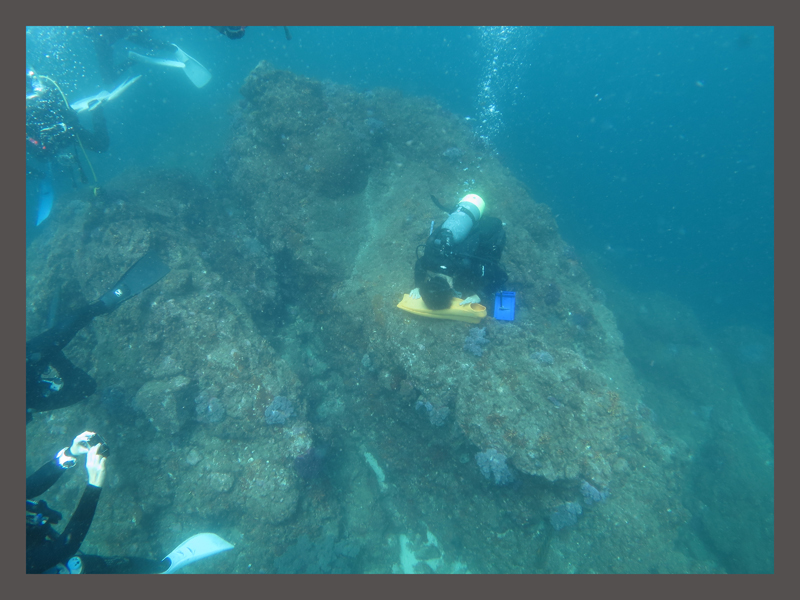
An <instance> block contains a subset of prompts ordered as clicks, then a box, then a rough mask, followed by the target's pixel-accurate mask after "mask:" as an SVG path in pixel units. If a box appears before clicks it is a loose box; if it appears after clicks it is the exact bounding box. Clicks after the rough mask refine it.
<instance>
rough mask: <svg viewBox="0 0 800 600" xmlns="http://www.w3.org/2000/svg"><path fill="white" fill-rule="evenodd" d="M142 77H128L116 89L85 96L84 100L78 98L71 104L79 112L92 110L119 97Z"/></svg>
mask: <svg viewBox="0 0 800 600" xmlns="http://www.w3.org/2000/svg"><path fill="white" fill-rule="evenodd" d="M140 77H141V75H137V76H136V77H128V78H127V79H126V80H125V81H123V82H122V83H121V84H119V85H118V86H117V87H116V88H114V91H112V92H107V91H105V90H102V91H100V92H97V93H96V94H95V95H94V96H89V97H88V98H83V99H82V100H76V101H75V102H73V103H71V104H70V106H71V107H72V109H73V110H74V111H76V112H79V113H80V112H83V111H85V110H89V111H92V110H94V109H95V108H97V107H98V106H100V105H101V104H102V103H103V102H108V101H109V100H113V99H114V98H116V97H118V96H119V95H120V94H122V92H124V91H125V90H126V89H128V88H129V87H130V86H131V85H133V84H134V83H136V82H137V81H138V80H139V78H140Z"/></svg>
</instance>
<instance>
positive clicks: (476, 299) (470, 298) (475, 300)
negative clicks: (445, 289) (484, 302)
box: [460, 294, 481, 306]
mask: <svg viewBox="0 0 800 600" xmlns="http://www.w3.org/2000/svg"><path fill="white" fill-rule="evenodd" d="M480 301H481V298H480V296H478V295H477V294H472V296H467V297H466V298H464V299H463V300H462V301H461V302H460V305H461V306H464V305H465V304H478V303H479V302H480Z"/></svg>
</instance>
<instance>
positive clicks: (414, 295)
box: [408, 288, 420, 300]
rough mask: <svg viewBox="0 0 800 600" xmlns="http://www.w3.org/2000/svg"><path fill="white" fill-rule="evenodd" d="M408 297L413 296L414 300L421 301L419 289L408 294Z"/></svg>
mask: <svg viewBox="0 0 800 600" xmlns="http://www.w3.org/2000/svg"><path fill="white" fill-rule="evenodd" d="M408 295H409V296H411V297H412V298H413V299H414V300H419V299H420V295H419V288H414V289H413V290H411V291H410V292H409V293H408Z"/></svg>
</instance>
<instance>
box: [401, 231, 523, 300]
mask: <svg viewBox="0 0 800 600" xmlns="http://www.w3.org/2000/svg"><path fill="white" fill-rule="evenodd" d="M441 229H442V226H441V225H439V227H437V228H436V229H434V230H433V232H432V233H431V235H430V236H428V240H427V241H426V242H425V254H424V255H423V256H421V257H420V258H418V259H417V262H416V264H415V265H414V285H415V286H416V287H420V286H421V285H422V284H423V283H424V281H425V280H426V279H427V278H428V277H430V276H431V273H429V271H430V272H433V273H441V274H444V275H448V276H450V277H452V278H453V289H454V290H456V291H458V292H460V293H461V296H462V298H466V297H467V296H471V295H473V294H477V295H478V296H480V298H481V300H482V301H484V302H486V301H487V299H488V298H489V297H490V296H491V295H492V294H494V293H495V292H497V291H499V290H500V289H501V288H502V286H503V284H505V282H506V280H507V279H508V275H507V274H506V272H505V270H504V269H503V268H502V267H501V266H500V264H499V261H500V257H501V256H502V254H503V249H504V248H505V245H506V232H505V229H503V223H502V221H500V219H498V218H497V217H484V218H482V219H481V220H480V221H478V222H477V223H476V224H475V225H474V226H473V227H472V229H471V230H470V232H469V235H467V237H466V238H464V239H463V240H462V241H461V243H459V244H456V245H455V246H454V247H453V253H452V254H450V255H449V256H446V255H444V254H442V252H441V251H438V250H437V248H436V247H435V246H434V244H433V242H434V240H436V239H437V237H439V234H440V232H441Z"/></svg>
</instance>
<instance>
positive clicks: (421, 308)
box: [397, 294, 486, 323]
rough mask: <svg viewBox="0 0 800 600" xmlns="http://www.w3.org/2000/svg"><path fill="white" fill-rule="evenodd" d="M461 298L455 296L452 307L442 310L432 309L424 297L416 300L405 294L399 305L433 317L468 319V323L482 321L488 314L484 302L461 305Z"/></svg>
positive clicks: (418, 313) (413, 311) (411, 311)
mask: <svg viewBox="0 0 800 600" xmlns="http://www.w3.org/2000/svg"><path fill="white" fill-rule="evenodd" d="M460 302H461V298H453V301H452V304H450V308H443V309H441V310H431V309H430V308H428V307H427V306H425V303H424V302H423V301H422V298H419V299H417V300H415V299H414V298H412V297H411V296H409V295H408V294H403V299H402V300H401V301H400V303H399V304H398V305H397V308H402V309H403V310H404V311H406V312H410V313H414V314H415V315H421V316H423V317H431V318H433V319H450V320H452V321H466V322H467V323H480V320H481V319H482V318H483V317H485V316H486V307H485V306H484V305H483V304H477V303H476V304H466V305H464V306H461V304H460Z"/></svg>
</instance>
